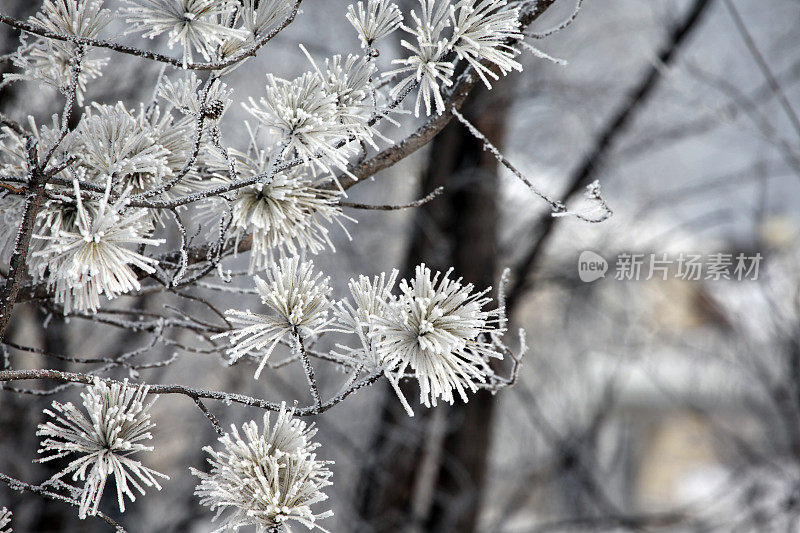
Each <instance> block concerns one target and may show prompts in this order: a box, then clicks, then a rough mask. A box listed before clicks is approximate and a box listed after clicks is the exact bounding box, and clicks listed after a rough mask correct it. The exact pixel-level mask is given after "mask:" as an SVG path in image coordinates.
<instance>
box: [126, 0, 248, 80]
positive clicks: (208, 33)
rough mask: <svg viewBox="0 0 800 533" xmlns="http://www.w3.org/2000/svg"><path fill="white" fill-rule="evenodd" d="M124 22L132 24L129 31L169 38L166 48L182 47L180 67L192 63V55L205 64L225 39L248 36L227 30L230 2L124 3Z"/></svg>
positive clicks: (146, 0) (132, 0)
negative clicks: (198, 53) (126, 5)
mask: <svg viewBox="0 0 800 533" xmlns="http://www.w3.org/2000/svg"><path fill="white" fill-rule="evenodd" d="M126 2H127V3H128V4H130V5H131V7H128V8H127V9H126V13H127V14H128V18H127V19H126V22H128V23H130V24H133V29H132V30H131V31H143V32H144V36H145V37H149V38H151V39H152V38H153V37H156V36H157V35H161V34H162V33H166V34H167V35H168V36H169V41H167V44H168V45H169V47H170V48H172V47H173V46H174V45H175V43H180V44H181V46H182V47H183V66H184V67H186V66H187V65H188V64H189V63H191V62H192V60H193V54H192V51H193V50H195V51H197V52H200V54H201V55H202V56H203V58H204V59H205V60H206V61H209V60H211V59H212V57H213V53H214V49H215V48H216V47H217V46H218V45H221V44H225V42H226V40H227V39H236V40H239V41H243V40H245V39H246V38H247V33H246V32H245V31H243V30H241V29H234V28H230V27H228V25H227V24H226V23H227V20H228V17H229V16H230V15H231V13H232V11H233V10H234V9H235V7H236V2H232V1H229V0H126Z"/></svg>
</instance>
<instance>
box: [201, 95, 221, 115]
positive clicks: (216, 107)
mask: <svg viewBox="0 0 800 533" xmlns="http://www.w3.org/2000/svg"><path fill="white" fill-rule="evenodd" d="M223 111H225V104H224V103H222V100H218V99H216V98H215V99H214V100H211V101H210V102H209V103H208V104H206V107H205V110H204V114H205V116H206V117H207V118H210V119H212V120H216V119H218V118H219V117H221V116H222V112H223Z"/></svg>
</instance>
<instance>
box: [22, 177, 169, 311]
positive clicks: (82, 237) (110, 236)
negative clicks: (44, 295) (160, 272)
mask: <svg viewBox="0 0 800 533" xmlns="http://www.w3.org/2000/svg"><path fill="white" fill-rule="evenodd" d="M110 184H111V181H110V180H109V181H108V185H107V187H106V191H105V194H104V196H103V198H102V199H101V200H100V203H99V205H98V206H97V207H96V208H95V209H92V210H91V212H90V210H88V209H87V208H86V206H85V205H84V202H83V200H82V199H81V190H80V186H79V184H78V180H77V179H76V180H75V181H74V182H73V185H74V191H75V201H76V204H77V217H76V225H77V231H63V230H62V231H59V232H58V234H57V235H52V236H39V238H40V239H45V240H47V241H49V242H48V245H47V246H46V247H45V248H44V249H43V250H42V251H39V252H36V253H34V257H42V258H43V259H44V262H43V267H45V266H46V267H47V269H48V270H49V272H50V274H49V280H48V281H49V284H50V285H53V286H55V292H56V294H55V296H56V301H57V302H61V303H63V304H64V312H65V313H66V312H68V311H70V310H72V309H78V310H80V311H87V310H90V311H97V309H98V307H100V295H101V294H105V295H106V297H108V298H115V297H117V296H119V295H120V294H125V293H127V292H130V291H131V290H133V289H137V290H138V289H139V288H140V284H139V279H138V277H137V275H136V273H135V272H134V271H133V268H132V267H136V268H139V269H141V270H143V271H144V272H147V273H153V272H154V271H155V268H154V267H153V265H155V264H156V261H155V260H154V259H152V258H149V257H145V256H143V255H141V254H140V253H138V252H136V251H134V250H131V249H130V248H129V247H130V246H132V245H153V246H157V245H159V244H161V243H162V242H164V241H163V240H160V239H152V238H149V237H147V235H148V234H149V233H150V232H151V231H152V228H151V223H150V221H149V213H148V211H147V210H145V209H126V208H125V206H126V203H127V192H129V191H126V192H125V193H123V194H122V195H121V196H120V197H119V198H118V199H117V201H116V202H114V203H113V204H110V203H109V195H110V187H111V185H110Z"/></svg>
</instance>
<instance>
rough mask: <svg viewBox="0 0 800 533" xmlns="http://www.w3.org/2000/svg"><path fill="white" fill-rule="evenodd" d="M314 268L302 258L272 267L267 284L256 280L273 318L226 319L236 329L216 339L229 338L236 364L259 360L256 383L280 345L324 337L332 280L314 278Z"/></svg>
mask: <svg viewBox="0 0 800 533" xmlns="http://www.w3.org/2000/svg"><path fill="white" fill-rule="evenodd" d="M313 268H314V263H313V262H311V261H309V262H305V263H301V262H300V259H299V258H298V257H292V258H284V259H281V260H280V261H279V262H277V263H272V264H271V265H270V267H269V268H268V269H267V272H266V274H267V280H266V281H264V280H263V279H261V278H260V277H258V276H255V278H253V279H254V280H255V284H256V289H258V293H259V294H260V295H261V302H262V303H263V304H264V305H266V306H267V309H268V311H269V314H261V313H252V312H250V311H249V310H247V311H238V310H235V309H229V310H228V311H226V312H225V315H226V316H227V317H228V320H229V322H230V323H231V324H232V325H233V326H234V329H232V330H230V331H226V332H224V333H220V334H218V335H215V336H214V337H212V338H213V339H217V338H222V337H229V339H230V343H231V346H230V348H228V355H229V356H230V358H231V361H232V362H233V361H236V360H237V359H239V358H241V357H243V356H245V355H247V354H251V355H256V356H259V357H260V358H261V361H260V363H259V365H258V368H257V369H256V372H255V378H256V379H258V377H259V375H261V371H262V370H264V366H265V365H266V364H267V360H268V359H269V356H270V355H271V354H272V351H273V350H274V349H275V346H276V345H277V344H278V342H280V341H281V340H282V339H284V338H285V337H288V338H289V340H290V341H291V342H293V343H294V342H297V341H298V337H301V338H307V337H309V336H312V335H316V334H318V333H321V332H322V331H323V330H324V329H325V326H327V325H328V324H329V322H330V321H329V319H328V312H329V310H330V308H331V307H332V306H333V302H332V301H331V300H330V299H329V295H330V292H331V288H330V287H329V286H328V278H324V279H320V278H321V277H322V274H321V273H317V274H316V275H314V271H313Z"/></svg>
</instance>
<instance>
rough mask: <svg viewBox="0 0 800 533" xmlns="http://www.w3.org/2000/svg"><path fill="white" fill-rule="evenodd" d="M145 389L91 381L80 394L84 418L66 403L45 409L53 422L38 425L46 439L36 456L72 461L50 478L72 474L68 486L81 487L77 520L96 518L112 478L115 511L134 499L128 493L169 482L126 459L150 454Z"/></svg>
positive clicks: (139, 464) (141, 465)
mask: <svg viewBox="0 0 800 533" xmlns="http://www.w3.org/2000/svg"><path fill="white" fill-rule="evenodd" d="M148 389H149V387H148V386H146V385H139V386H138V387H133V386H129V385H128V382H127V380H125V382H124V383H111V384H109V383H106V382H105V381H102V380H100V379H95V382H94V384H93V385H90V386H89V387H87V388H86V391H85V392H82V393H81V398H83V406H84V408H85V409H86V412H87V414H88V418H87V416H85V415H84V414H83V413H82V412H81V411H79V410H78V409H77V408H76V407H75V406H74V405H73V404H72V403H71V402H68V403H66V404H61V403H59V402H56V401H54V402H53V404H52V410H50V409H45V411H44V412H45V414H46V415H48V416H49V417H51V418H53V419H54V420H53V421H48V422H46V423H44V424H39V429H38V431H37V432H36V435H38V436H40V437H45V438H44V440H42V443H41V449H40V450H39V453H42V454H46V455H45V456H44V457H42V458H40V459H38V460H37V461H38V462H46V461H52V460H54V459H59V458H61V457H74V458H73V459H72V461H71V462H70V463H69V465H67V467H66V468H64V470H62V471H61V472H59V473H58V474H56V476H55V477H54V479H55V478H59V479H60V478H62V477H64V476H67V475H69V474H72V481H83V482H84V484H83V488H82V489H81V490H80V497H79V500H80V508H79V516H80V517H81V518H85V517H86V516H87V515H95V514H97V511H98V506H99V505H100V499H101V498H102V496H103V490H104V489H105V486H106V482H107V481H108V477H109V476H114V481H115V485H116V488H117V502H118V504H119V509H120V512H124V511H125V500H124V496H127V497H128V498H129V499H130V500H131V501H135V500H136V496H135V494H134V492H133V490H132V489H136V490H137V491H139V493H140V494H144V493H145V491H144V487H142V485H144V486H146V487H153V486H154V487H156V488H157V489H158V490H161V486H160V485H159V484H158V480H157V479H156V478H157V477H161V478H164V479H169V477H168V476H166V475H164V474H161V473H159V472H156V471H155V470H153V469H152V468H149V467H146V466H144V465H143V464H142V463H141V462H140V461H139V460H137V459H133V458H132V457H131V455H133V454H136V453H139V452H144V451H151V450H152V449H153V448H152V446H147V445H145V444H143V443H142V441H146V440H150V439H152V438H153V437H152V434H151V433H150V430H151V429H152V428H153V427H155V424H154V423H153V422H151V421H150V408H151V407H152V406H153V403H154V402H155V398H154V399H153V400H151V401H150V402H149V403H147V404H145V403H144V401H145V397H146V396H147V392H148ZM75 456H77V457H75Z"/></svg>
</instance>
